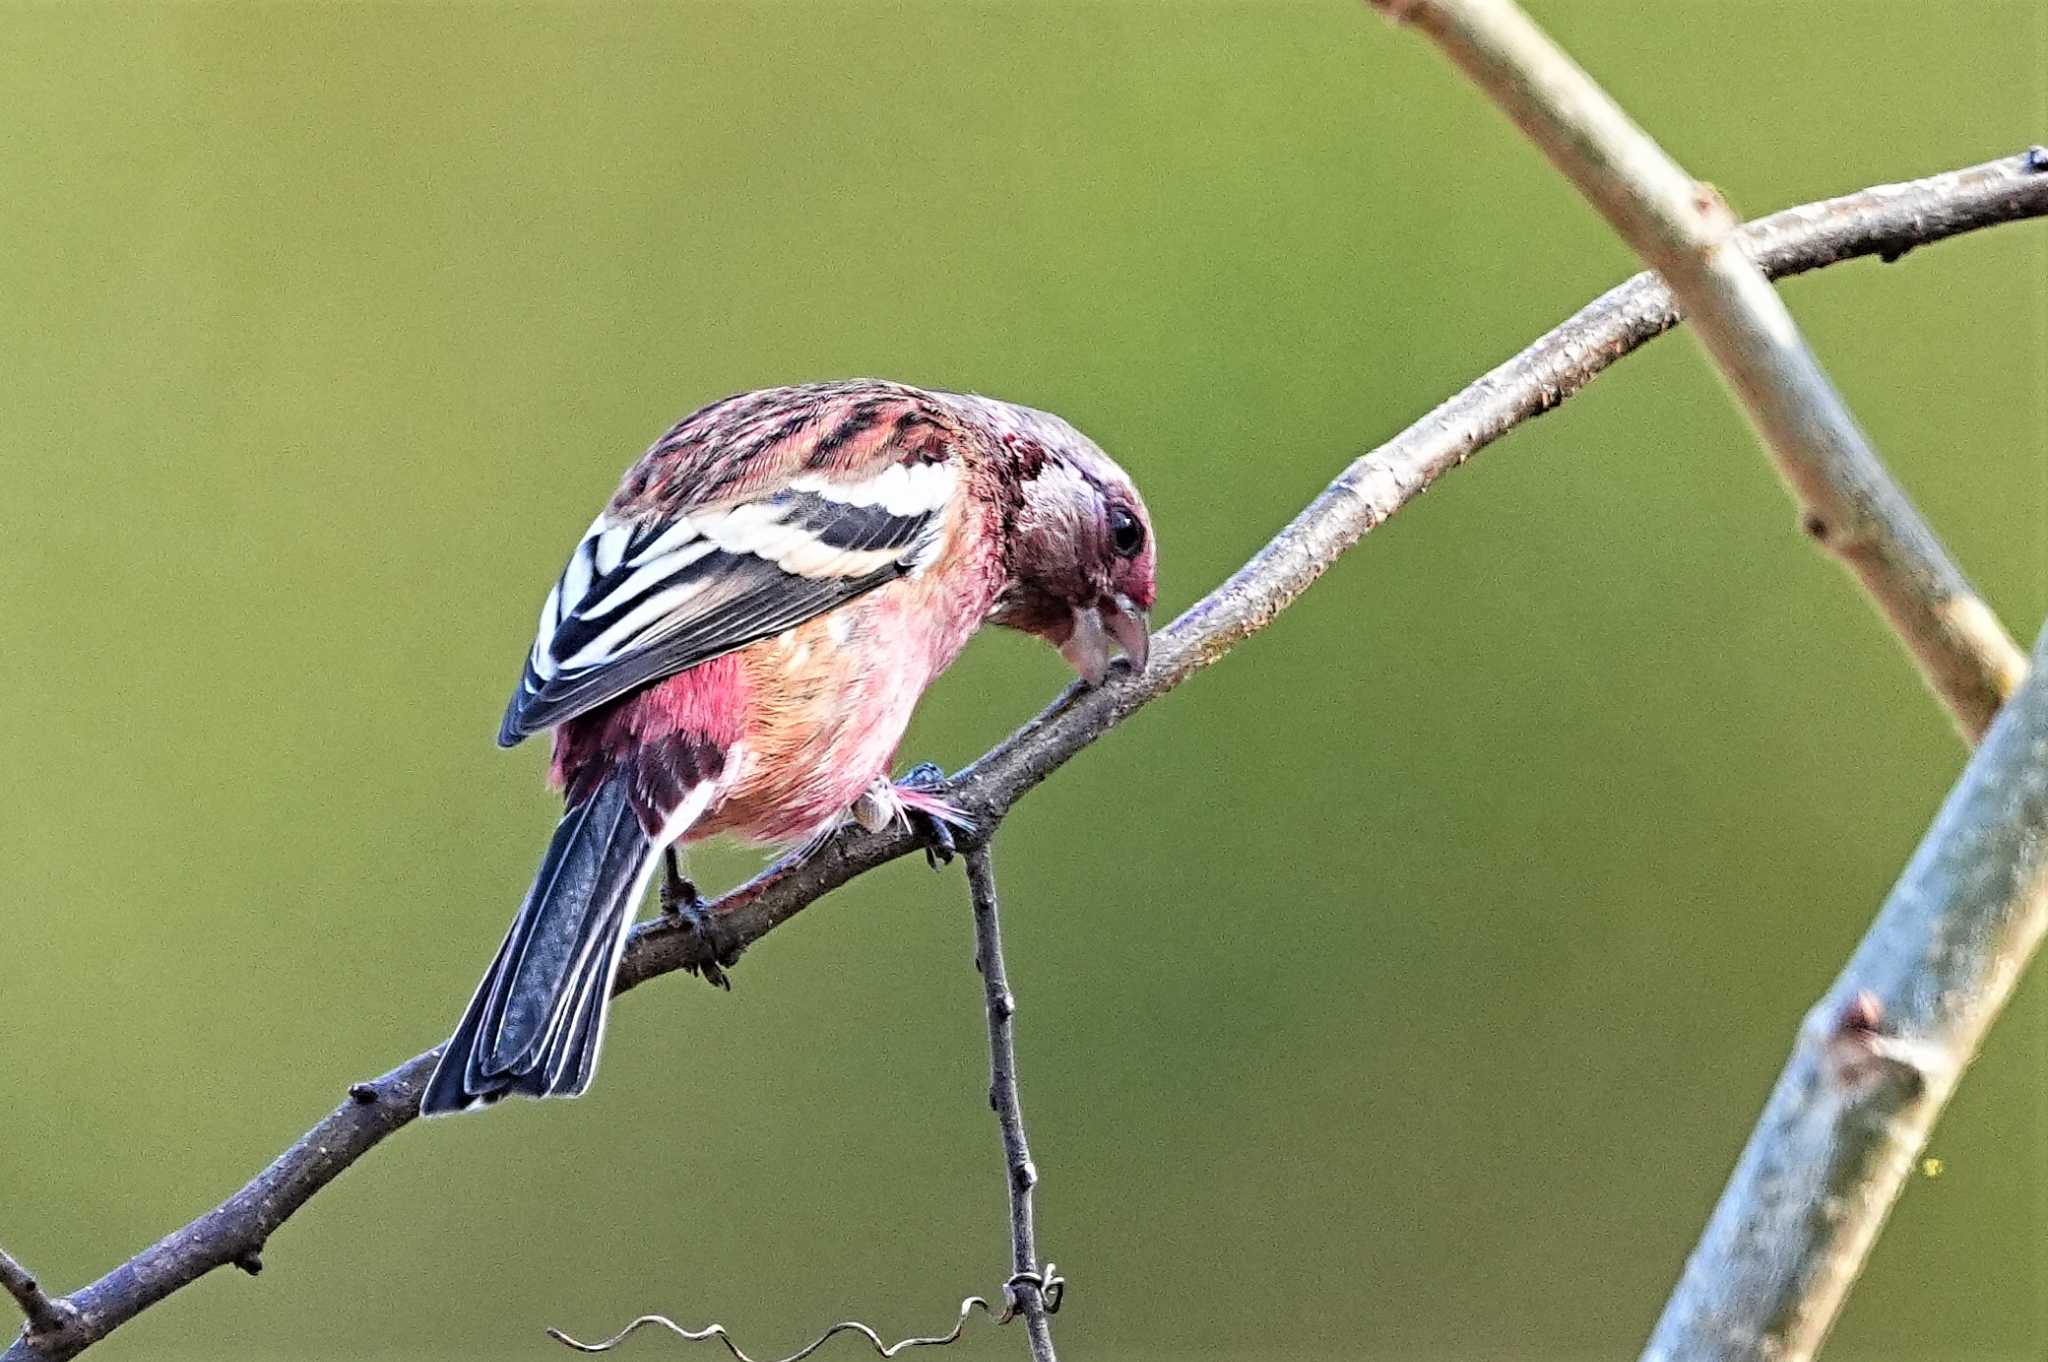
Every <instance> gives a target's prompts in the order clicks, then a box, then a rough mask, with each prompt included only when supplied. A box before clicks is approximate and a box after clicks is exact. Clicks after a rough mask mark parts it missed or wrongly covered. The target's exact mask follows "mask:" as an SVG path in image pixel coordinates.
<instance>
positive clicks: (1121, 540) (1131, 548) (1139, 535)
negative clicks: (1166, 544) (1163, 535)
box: [1109, 506, 1145, 558]
mask: <svg viewBox="0 0 2048 1362" xmlns="http://www.w3.org/2000/svg"><path fill="white" fill-rule="evenodd" d="M1109 546H1110V547H1111V548H1113V549H1115V550H1116V556H1117V557H1119V558H1136V557H1137V556H1138V551H1139V550H1140V549H1142V548H1144V547H1145V527H1144V526H1143V525H1141V524H1139V523H1138V518H1137V517H1136V516H1134V515H1132V514H1131V513H1130V512H1129V511H1126V510H1125V509H1124V508H1123V507H1121V506H1112V507H1110V510H1109Z"/></svg>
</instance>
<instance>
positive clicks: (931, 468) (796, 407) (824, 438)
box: [609, 379, 980, 521]
mask: <svg viewBox="0 0 2048 1362" xmlns="http://www.w3.org/2000/svg"><path fill="white" fill-rule="evenodd" d="M979 444H980V441H979V440H978V439H977V438H976V435H975V432H974V431H973V430H972V429H971V428H970V426H969V425H968V424H967V423H966V422H964V421H963V420H962V419H961V417H960V415H959V414H958V413H957V412H955V411H954V410H952V409H951V408H950V407H949V406H948V405H947V404H946V403H945V401H944V400H943V399H942V398H941V397H940V396H938V395H937V394H934V393H929V392H926V391H924V390H922V389H919V388H913V387H910V386H908V385H906V384H899V383H887V382H882V381H879V380H869V379H862V380H854V381H848V382H842V383H812V384H803V385H799V386H794V387H784V388H764V389H760V390H758V391H754V392H747V393H740V394H737V395H735V396H732V397H728V398H724V399H722V400H720V401H717V402H713V403H710V404H709V405H707V406H704V407H701V408H699V409H698V410H697V411H695V412H692V413H691V414H690V415H688V416H686V417H684V418H683V419H682V420H681V421H678V422H677V423H676V424H675V425H674V426H672V427H671V428H670V429H669V430H668V431H667V432H666V433H665V434H663V435H662V437H661V438H660V439H658V440H656V441H655V442H654V443H653V444H652V445H651V446H649V448H648V450H647V452H646V453H645V454H643V455H642V456H641V457H640V459H639V461H638V462H637V463H635V464H634V465H633V467H632V468H630V469H628V470H627V471H626V475H625V477H624V479H623V480H622V481H621V482H620V485H619V490H618V493H617V495H615V496H614V497H613V498H612V502H611V506H610V508H609V510H610V512H611V514H612V515H613V516H614V517H615V518H618V519H621V520H643V521H644V520H647V519H663V518H672V517H676V516H683V515H692V514H697V513H701V512H705V511H712V510H723V509H727V508H730V507H734V506H738V505H742V504H745V503H747V502H752V501H760V500H763V499H766V498H771V497H775V496H778V495H779V494H782V493H785V492H788V491H790V490H798V491H804V490H808V491H813V492H822V493H824V494H825V495H828V496H831V497H832V498H833V499H834V500H838V501H845V500H864V499H872V500H874V501H876V502H880V501H882V500H885V499H894V500H897V501H899V502H902V503H904V504H908V503H909V502H911V501H920V502H923V501H928V500H929V499H932V498H934V497H935V496H936V495H937V494H938V493H940V492H941V490H942V489H943V491H944V492H945V493H946V494H947V495H950V494H951V493H953V492H954V491H956V490H958V489H959V488H960V487H961V486H963V485H964V484H965V482H966V481H967V479H968V477H969V476H970V475H972V474H973V472H974V471H975V469H974V465H976V464H977V463H978V462H980V461H979V460H978V459H977V457H976V455H977V452H978V446H979ZM897 470H901V471H900V472H898V471H897Z"/></svg>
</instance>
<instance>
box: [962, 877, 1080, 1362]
mask: <svg viewBox="0 0 2048 1362" xmlns="http://www.w3.org/2000/svg"><path fill="white" fill-rule="evenodd" d="M967 888H968V892H969V893H970V894H971V895H972V896H973V899H974V967H975V968H976V969H977V970H979V971H981V982H982V991H983V993H984V994H985V995H986V999H987V1008H988V1104H989V1107H990V1108H991V1109H992V1110H993V1111H994V1112H995V1114H996V1126H997V1128H998V1130H999V1131H1000V1132H1001V1134H1002V1138H1003V1181H1004V1182H1006V1183H1008V1184H1009V1187H1010V1280H1009V1282H1008V1283H1006V1284H1005V1286H1004V1288H1003V1294H1004V1296H1005V1298H1006V1299H1005V1300H1004V1303H1003V1304H1004V1312H1005V1313H1006V1314H1007V1313H1008V1312H1009V1310H1010V1308H1012V1307H1013V1306H1014V1308H1015V1309H1016V1311H1017V1312H1018V1313H1019V1314H1021V1315H1023V1316H1024V1330H1025V1332H1026V1333H1027V1334H1029V1335H1030V1337H1031V1357H1032V1362H1056V1360H1055V1358H1054V1356H1053V1351H1052V1321H1051V1319H1050V1318H1048V1317H1049V1316H1050V1315H1051V1314H1052V1313H1053V1311H1055V1310H1057V1309H1059V1306H1060V1292H1061V1290H1062V1287H1061V1284H1060V1279H1059V1277H1058V1276H1057V1275H1055V1274H1054V1272H1053V1269H1052V1264H1050V1263H1047V1264H1045V1265H1044V1266H1043V1267H1041V1266H1040V1264H1039V1261H1038V1235H1037V1230H1036V1228H1035V1227H1034V1225H1033V1223H1032V1218H1031V1189H1032V1188H1034V1187H1036V1186H1037V1185H1038V1165H1036V1164H1034V1163H1033V1162H1032V1161H1031V1146H1030V1145H1029V1144H1028V1143H1026V1141H1025V1139H1024V1105H1023V1101H1022V1099H1021V1098H1020V1097H1019V1096H1018V1093H1017V1043H1016V1038H1015V1035H1014V1034H1013V1028H1012V1027H1011V1025H1010V1020H1011V1018H1013V1017H1015V1016H1016V1015H1017V998H1016V995H1015V994H1013V993H1011V992H1010V975H1009V971H1008V970H1007V969H1006V968H1004V965H1003V926H1002V921H1001V910H1000V908H999V907H998V905H997V902H996V872H995V867H994V866H993V865H992V864H990V861H989V850H988V846H987V844H986V843H984V844H982V845H981V846H978V847H976V848H974V849H973V850H972V851H970V852H968V853H967Z"/></svg>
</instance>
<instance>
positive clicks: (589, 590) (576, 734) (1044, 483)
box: [420, 379, 1154, 1116]
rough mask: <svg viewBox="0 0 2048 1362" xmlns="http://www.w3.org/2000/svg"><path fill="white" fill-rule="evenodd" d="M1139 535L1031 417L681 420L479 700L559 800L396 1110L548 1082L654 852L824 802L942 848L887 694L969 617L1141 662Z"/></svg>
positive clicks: (809, 396) (821, 831) (942, 823)
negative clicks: (514, 685)
mask: <svg viewBox="0 0 2048 1362" xmlns="http://www.w3.org/2000/svg"><path fill="white" fill-rule="evenodd" d="M1153 568H1154V554H1153V543H1152V530H1151V523H1150V520H1149V519H1148V517H1147V516H1146V513H1145V503H1144V502H1143V501H1142V500H1141V499H1140V498H1139V496H1138V492H1137V489H1136V488H1135V487H1133V486H1132V485H1131V480H1130V479H1129V478H1128V477H1127V476H1126V475H1125V474H1124V472H1123V470H1122V469H1120V468H1118V467H1117V466H1116V464H1115V463H1113V462H1112V461H1111V460H1110V458H1109V456H1108V455H1106V454H1104V453H1103V452H1102V451H1101V450H1100V449H1098V448H1097V447H1096V446H1095V445H1094V444H1093V443H1092V442H1091V441H1089V439H1088V438H1087V437H1086V436H1084V435H1082V434H1081V433H1080V432H1079V431H1077V430H1075V429H1074V428H1073V427H1072V426H1070V425H1068V424H1067V423H1066V422H1065V421H1062V420H1061V419H1060V418H1059V417H1057V416H1052V415H1049V414H1047V413H1045V412H1041V411H1033V410H1031V409H1030V408H1028V407H1019V406H1014V405H1012V404H1010V403H1008V402H998V401H995V400H993V399H991V398H986V397H975V396H968V395H963V394H958V393H943V392H926V391H923V390H921V389H918V388H912V387H907V386H904V385H902V384H898V383H886V382H881V381H878V380H872V379H857V380H852V381H848V382H843V383H822V384H812V385H808V386H803V387H792V388H770V389H764V390H762V391H760V392H752V393H743V394H741V395H739V396H737V397H729V398H726V399H725V400H724V401H721V402H714V403H712V404H711V405H710V406H708V407H705V408H703V409H702V410H700V411H698V412H696V413H694V414H693V415H691V416H689V417H687V418H685V419H684V420H683V421H682V422H681V424H679V425H677V426H676V427H675V428H674V429H672V430H670V431H669V432H668V434H666V435H664V436H662V438H661V439H659V440H657V441H656V442H655V443H654V446H653V447H652V448H651V449H649V450H648V451H647V452H646V454H644V455H642V456H641V458H640V461H639V462H638V463H636V464H634V465H633V467H632V468H631V469H630V470H628V471H627V473H626V476H625V480H624V481H623V482H622V483H621V484H620V486H619V490H618V492H617V493H616V494H615V495H614V496H613V497H612V499H611V503H610V504H609V505H608V506H606V507H605V509H604V513H603V514H601V515H599V516H598V518H597V519H596V521H594V522H593V523H592V524H591V526H590V529H589V530H588V531H587V532H586V533H585V534H584V536H583V539H582V542H580V543H579V544H578V545H577V546H576V551H575V552H574V553H572V554H571V555H570V557H569V565H568V567H567V568H565V569H564V570H563V572H562V575H561V577H560V579H559V580H557V581H556V583H555V585H554V588H553V589H552V590H551V591H549V592H548V597H547V603H546V604H545V605H543V606H542V607H541V612H540V629H539V632H538V635H537V636H536V638H535V639H534V644H533V649H532V651H531V652H530V653H529V654H528V656H527V660H526V669H525V672H524V674H523V675H522V676H521V677H520V680H519V686H518V689H517V690H515V691H514V692H513V695H512V703H511V704H510V706H509V707H508V708H507V709H506V711H505V721H504V724H503V726H502V727H501V728H500V729H499V731H498V741H499V743H500V744H501V745H503V746H507V747H510V746H511V745H513V744H514V743H517V742H519V741H520V740H521V739H522V738H525V737H527V736H529V735H531V734H534V733H538V732H541V731H542V730H543V729H548V728H552V729H554V760H553V764H552V769H551V772H550V775H551V779H552V781H553V783H554V784H555V785H556V786H557V787H558V788H559V789H560V790H561V791H562V792H563V796H564V801H565V803H566V805H567V811H566V812H565V813H564V815H563V817H562V821H561V823H560V824H559V825H558V826H557V827H556V829H555V834H554V838H553V840H552V841H551V842H550V843H549V845H548V849H547V853H546V854H545V855H544V856H543V857H542V858H541V863H540V871H539V873H538V874H537V875H536V876H535V878H534V882H533V887H532V888H531V889H529V890H528V891H527V894H526V899H525V901H524V902H523V903H522V904H521V905H520V908H519V913H518V916H516V917H515V918H514V919H513V920H512V927H511V930H510V931H508V932H507V933H506V934H505V941H504V944H503V945H501V946H500V947H499V948H498V955H497V958H496V959H495V960H493V961H492V963H491V967H490V970H489V972H487V973H486V974H485V975H484V979H483V982H482V983H481V984H480V985H478V987H477V990H476V994H475V996H474V997H472V998H471V999H470V1002H469V1007H468V1009H467V1011H465V1012H464V1013H463V1016H462V1021H461V1022H460V1024H458V1025H457V1026H456V1028H455V1034H454V1036H453V1038H452V1039H450V1040H449V1042H448V1044H447V1046H446V1048H445V1049H444V1050H443V1051H442V1053H441V1059H440V1063H439V1064H438V1065H437V1066H436V1068H435V1070H434V1076H433V1078H432V1079H431V1080H430V1081H429V1083H428V1085H427V1089H426V1092H425V1094H424V1096H423V1097H422V1099H421V1103H420V1110H421V1113H422V1114H423V1115H427V1116H437V1115H441V1114H444V1113H447V1112H452V1111H465V1110H469V1109H471V1108H474V1107H478V1106H482V1105H486V1104H488V1103H491V1102H494V1101H496V1100H498V1099H499V1098H501V1097H503V1096H504V1095H506V1094H507V1093H520V1094H523V1095H526V1096H531V1097H556V1096H561V1097H573V1096H576V1095H577V1094H580V1093H582V1092H583V1091H584V1090H585V1089H586V1088H588V1087H589V1086H590V1079H591V1074H592V1072H593V1071H594V1070H595V1068H596V1065H597V1055H598V1047H599V1041H600V1038H601V1037H602V1034H603V1031H604V1019H605V1013H606V1010H607V1008H608V1006H609V1002H610V997H611V987H612V979H613V976H614V975H615V974H616V973H617V971H618V967H619V958H620V955H621V953H622V952H623V950H624V948H625V943H626V936H627V932H628V930H629V929H630V928H631V926H632V922H633V918H634V915H635V912H636V910H637V908H638V905H639V903H640V900H641V898H642V896H643V895H644V894H645V893H646V890H647V886H648V884H649V882H650V881H651V879H652V877H653V874H654V870H655V867H656V866H657V865H659V864H662V863H663V862H664V860H665V859H666V861H667V865H668V869H669V875H670V885H669V888H668V890H667V891H665V897H674V898H682V899H686V900H687V901H688V902H689V904H690V908H689V911H691V912H695V911H698V907H699V905H700V903H701V901H699V900H696V898H695V892H694V890H693V889H691V888H689V887H688V883H687V881H683V880H681V878H680V874H679V872H678V870H677V867H676V864H675V861H674V853H673V849H674V848H675V847H677V846H678V845H683V844H687V843H690V842H695V841H698V840H699V839H701V838H704V837H708V836H711V835H712V834H714V833H720V832H728V833H734V834H737V835H738V836H741V837H744V838H747V839H749V840H752V841H756V842H762V843H768V844H777V845H802V844H804V843H806V842H808V841H810V840H812V839H815V838H820V837H822V836H824V835H825V834H827V833H829V832H830V831H831V830H832V829H833V828H835V827H837V826H838V825H839V823H840V822H841V820H842V819H844V818H846V817H847V816H848V815H849V814H851V815H852V816H854V817H855V818H857V819H858V820H859V821H861V822H862V823H863V824H865V825H867V826H870V827H880V826H882V825H884V823H886V822H888V821H890V820H901V821H903V822H904V823H906V824H909V825H914V826H916V827H917V828H918V829H919V830H920V831H921V832H922V833H923V834H924V836H925V837H926V838H927V840H928V842H929V843H930V845H931V846H932V847H933V849H934V851H935V852H937V853H938V854H939V855H941V856H944V855H947V854H950V851H951V845H952V844H951V834H950V833H949V831H948V826H947V825H948V824H953V825H959V826H964V825H965V820H964V818H963V817H962V816H961V814H960V813H959V811H958V810H956V809H954V808H953V807H952V806H951V805H949V804H947V803H946V802H945V801H944V800H943V799H942V798H940V797H939V796H937V795H936V794H934V793H933V792H932V791H931V789H930V788H929V787H930V786H931V785H932V784H934V783H935V782H934V781H933V780H931V779H930V778H929V777H927V776H924V774H923V773H926V772H930V774H931V775H936V770H935V768H922V767H921V768H919V771H918V772H913V773H912V778H910V779H907V780H906V781H904V782H892V781H891V780H890V778H889V770H890V765H891V763H892V762H893V761H894V759H895V755H896V748H897V744H898V743H900V742H901V741H902V738H903V733H904V730H905V728H906V727H908V725H909V723H910V716H911V711H912V710H913V709H914V708H915V707H916V704H917V701H918V698H919V697H920V696H921V695H923V693H924V690H925V687H927V686H928V685H930V684H931V682H932V679H933V678H934V677H936V676H937V675H938V674H939V673H940V672H942V671H944V670H945V669H946V667H947V666H948V665H949V664H951V663H952V661H953V659H954V658H955V657H957V656H958V655H959V653H960V650H961V648H962V647H963V646H965V644H966V642H967V639H968V637H969V636H970V635H972V634H973V633H974V631H975V630H976V629H977V628H979V627H980V626H981V624H982V623H983V621H990V622H993V623H996V624H1000V625H1005V626H1007V627H1009V628H1013V629H1020V630H1023V631H1024V632H1026V633H1031V634H1036V635H1038V636H1039V637H1040V638H1043V639H1045V640H1046V641H1047V642H1049V643H1051V644H1052V645H1053V646H1055V647H1056V648H1058V649H1059V651H1060V653H1061V655H1062V656H1064V657H1065V658H1066V659H1067V661H1068V662H1069V663H1070V664H1072V666H1073V667H1074V669H1075V670H1076V671H1078V672H1079V673H1080V674H1081V675H1082V677H1084V678H1085V679H1086V680H1087V681H1088V682H1090V683H1091V684H1095V683H1099V682H1100V681H1101V680H1102V678H1103V677H1104V676H1105V675H1106V674H1107V672H1108V670H1109V667H1110V663H1111V660H1112V654H1113V652H1114V650H1115V648H1117V647H1120V648H1121V649H1122V651H1123V652H1124V653H1125V654H1126V655H1127V656H1128V658H1129V660H1130V662H1131V665H1133V666H1135V667H1137V668H1139V669H1140V670H1142V669H1143V668H1144V666H1145V659H1146V652H1147V644H1148V641H1149V635H1148V633H1147V624H1146V614H1145V612H1146V611H1147V610H1149V609H1150V608H1151V606H1152V600H1153Z"/></svg>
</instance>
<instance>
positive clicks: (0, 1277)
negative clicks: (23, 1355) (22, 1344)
mask: <svg viewBox="0 0 2048 1362" xmlns="http://www.w3.org/2000/svg"><path fill="white" fill-rule="evenodd" d="M0 1288H4V1289H5V1290H6V1292H7V1294H8V1295H10V1296H12V1297H14V1303H15V1304H16V1305H18V1306H20V1307H21V1313H22V1315H23V1316H24V1318H26V1320H27V1321H28V1322H27V1323H26V1324H25V1325H23V1326H22V1336H23V1337H24V1338H26V1339H29V1340H31V1341H33V1342H34V1343H36V1344H37V1345H39V1346H43V1345H48V1344H52V1343H55V1342H57V1341H58V1340H59V1339H61V1338H63V1337H64V1335H65V1334H66V1333H67V1332H68V1331H69V1330H70V1329H71V1328H72V1326H73V1325H74V1324H75V1323H76V1322H77V1312H76V1311H75V1310H73V1309H72V1308H71V1306H70V1304H69V1303H68V1302H65V1301H59V1300H52V1299H50V1296H49V1293H48V1292H46V1291H44V1290H43V1288H42V1287H41V1286H40V1285H38V1284H37V1282H36V1279H35V1276H34V1274H33V1273H31V1272H30V1271H29V1270H28V1269H27V1268H25V1267H23V1266H22V1265H21V1263H20V1262H19V1261H17V1260H16V1259H15V1257H14V1255H13V1254H11V1253H9V1252H8V1251H7V1250H6V1249H0Z"/></svg>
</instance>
